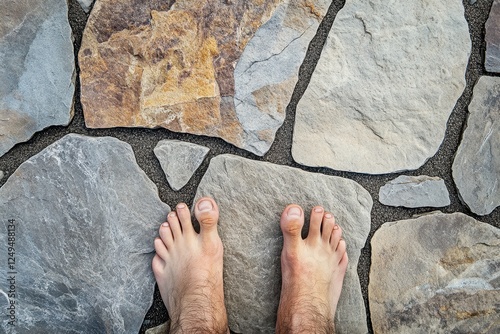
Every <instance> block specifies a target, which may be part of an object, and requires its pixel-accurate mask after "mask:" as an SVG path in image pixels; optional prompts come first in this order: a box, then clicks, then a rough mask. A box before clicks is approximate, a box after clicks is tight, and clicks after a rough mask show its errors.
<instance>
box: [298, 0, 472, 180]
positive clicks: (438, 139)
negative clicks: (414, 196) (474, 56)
mask: <svg viewBox="0 0 500 334" xmlns="http://www.w3.org/2000/svg"><path fill="white" fill-rule="evenodd" d="M470 50H471V40H470V36H469V30H468V24H467V21H466V20H465V16H464V7H463V4H462V0H449V1H446V2H443V1H429V0H414V1H411V4H410V3H408V1H387V0H347V1H346V4H345V6H344V8H342V9H341V10H340V11H339V13H338V14H337V17H336V18H335V21H334V22H333V26H332V29H331V31H330V33H329V35H328V39H327V42H326V43H325V46H324V48H323V52H322V54H321V58H320V59H319V61H318V64H317V66H316V69H315V71H314V73H313V75H312V77H311V81H310V83H309V86H308V87H307V90H306V91H305V93H304V95H303V97H302V99H301V100H300V101H299V103H298V105H297V113H296V120H295V128H294V132H293V146H292V154H293V158H294V159H295V161H297V162H298V163H300V164H304V165H307V166H321V167H330V168H333V169H337V170H343V171H351V172H357V173H367V174H384V173H393V172H399V171H403V170H413V169H417V168H419V167H420V166H422V165H423V164H424V163H425V162H426V161H427V160H428V159H429V158H430V157H432V156H433V155H434V154H435V153H436V152H437V150H438V148H439V146H440V145H441V143H442V141H443V139H444V136H445V131H446V125H447V121H448V117H449V116H450V114H451V112H452V110H453V108H454V106H455V104H456V102H457V100H458V98H459V97H460V95H461V94H462V92H463V89H464V87H465V71H466V68H467V63H468V60H469V55H470Z"/></svg>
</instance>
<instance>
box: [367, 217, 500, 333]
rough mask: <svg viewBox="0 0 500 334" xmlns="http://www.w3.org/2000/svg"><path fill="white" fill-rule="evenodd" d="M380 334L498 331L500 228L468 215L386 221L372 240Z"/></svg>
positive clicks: (372, 291)
mask: <svg viewBox="0 0 500 334" xmlns="http://www.w3.org/2000/svg"><path fill="white" fill-rule="evenodd" d="M371 246H372V261H371V270H370V283H369V286H368V296H369V302H370V314H371V320H372V326H373V331H374V333H431V332H432V333H497V332H498V331H499V330H500V323H499V322H498V319H499V317H500V313H499V312H500V311H499V309H498V301H499V300H500V281H499V279H498V278H499V271H498V268H499V267H500V230H499V229H498V228H495V227H493V226H491V225H488V224H485V223H481V222H479V221H477V220H475V219H473V218H471V217H469V216H466V215H464V214H462V213H454V214H443V213H435V214H431V215H426V216H423V217H420V218H417V219H409V220H402V221H397V222H391V223H386V224H384V225H382V227H381V228H380V229H378V230H377V231H376V232H375V235H374V236H373V238H372V241H371Z"/></svg>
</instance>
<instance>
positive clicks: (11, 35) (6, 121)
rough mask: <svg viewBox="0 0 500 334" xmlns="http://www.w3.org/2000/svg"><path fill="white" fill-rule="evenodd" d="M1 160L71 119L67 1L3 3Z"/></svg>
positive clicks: (71, 64) (72, 75)
mask: <svg viewBox="0 0 500 334" xmlns="http://www.w3.org/2000/svg"><path fill="white" fill-rule="evenodd" d="M0 78H1V80H0V156H2V155H4V154H5V153H7V152H8V151H9V150H10V149H11V148H12V147H14V145H16V144H17V143H21V142H25V141H27V140H29V139H30V138H31V137H32V136H33V134H34V133H35V132H38V131H41V130H43V129H45V128H47V127H49V126H51V125H68V124H69V122H70V121H71V119H72V117H73V94H74V90H75V64H74V54H73V42H72V32H71V27H70V25H69V22H68V5H67V2H66V0H33V1H15V0H5V1H2V2H0Z"/></svg>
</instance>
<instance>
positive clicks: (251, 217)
mask: <svg viewBox="0 0 500 334" xmlns="http://www.w3.org/2000/svg"><path fill="white" fill-rule="evenodd" d="M202 196H212V197H213V198H215V200H216V201H217V203H218V204H219V207H220V221H219V222H220V223H219V232H220V235H221V238H222V242H223V243H224V284H225V299H226V307H227V311H228V316H229V326H230V328H231V329H232V330H234V331H235V332H238V333H274V330H275V323H276V311H277V307H278V302H279V294H280V288H281V282H280V279H281V269H280V253H281V249H282V242H283V241H282V235H281V230H280V227H279V220H280V215H281V212H282V211H283V209H284V208H285V206H286V205H288V204H290V203H297V204H299V205H301V206H302V207H303V208H304V209H305V210H306V211H307V212H309V211H310V210H311V209H312V207H313V206H314V205H322V206H323V207H325V209H327V210H329V211H331V212H333V214H334V215H335V216H336V219H337V222H338V224H340V225H341V226H342V228H343V229H344V238H345V239H346V241H347V245H348V246H347V252H348V255H349V266H348V269H347V274H346V277H345V280H344V288H343V291H342V295H341V297H340V302H339V306H338V309H337V315H336V319H335V323H336V329H337V333H366V332H367V331H368V330H367V325H366V314H365V309H364V303H363V298H362V295H361V289H360V284H359V278H358V274H357V271H356V270H357V269H356V268H357V265H358V259H359V256H360V252H361V248H363V246H364V244H365V242H366V238H367V236H368V233H369V230H370V211H371V207H372V199H371V197H370V195H369V193H368V192H367V191H366V190H365V189H364V188H362V187H361V186H360V185H359V184H357V183H356V182H354V181H351V180H348V179H343V178H339V177H333V176H326V175H322V174H313V173H309V172H304V171H301V170H299V169H295V168H290V167H284V166H279V165H274V164H270V163H266V162H257V161H253V160H247V159H243V158H240V157H236V156H232V155H220V156H217V157H215V158H213V159H212V160H211V162H210V166H209V168H208V170H207V172H206V173H205V175H204V177H203V179H202V181H201V183H200V185H199V188H198V191H197V193H196V198H195V200H196V199H197V198H200V197H202ZM308 219H309V213H307V221H308Z"/></svg>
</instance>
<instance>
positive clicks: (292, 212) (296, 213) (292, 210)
mask: <svg viewBox="0 0 500 334" xmlns="http://www.w3.org/2000/svg"><path fill="white" fill-rule="evenodd" d="M301 213H302V211H301V210H300V209H299V208H298V207H296V206H292V207H291V208H290V209H288V213H287V215H288V216H299V217H300V214H301Z"/></svg>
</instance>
